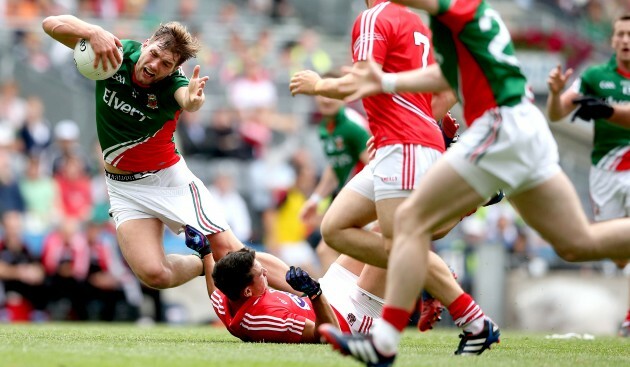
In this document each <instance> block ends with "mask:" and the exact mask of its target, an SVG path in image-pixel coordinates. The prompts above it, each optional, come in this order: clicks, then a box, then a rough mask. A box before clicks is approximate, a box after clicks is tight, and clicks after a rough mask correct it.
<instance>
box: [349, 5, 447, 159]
mask: <svg viewBox="0 0 630 367" xmlns="http://www.w3.org/2000/svg"><path fill="white" fill-rule="evenodd" d="M369 55H372V57H373V58H374V60H375V61H376V62H378V63H379V64H381V65H382V66H383V71H385V72H387V73H394V72H400V71H407V70H413V69H418V68H424V67H426V66H427V65H430V64H433V63H434V62H435V60H434V58H433V50H432V47H431V32H430V30H429V29H428V28H427V26H426V25H425V24H424V23H423V22H422V19H420V16H419V15H418V14H416V13H413V12H412V11H411V10H409V9H408V8H406V7H404V6H400V5H397V4H392V3H390V2H389V1H384V0H377V1H376V4H375V5H374V6H373V7H372V8H370V9H367V10H365V11H363V12H362V13H361V14H360V15H359V16H358V17H357V19H356V20H355V22H354V26H353V29H352V61H353V62H357V61H365V60H367V59H368V56H369ZM363 106H364V108H365V111H366V113H367V116H368V121H369V124H370V130H371V131H372V134H373V135H374V139H375V140H374V141H375V146H376V148H379V147H382V146H385V145H391V144H419V145H422V146H425V147H429V148H433V149H436V150H439V151H440V152H443V151H444V149H445V148H444V141H443V139H442V132H441V131H440V127H439V126H438V124H437V122H436V121H435V119H434V118H433V112H432V109H431V93H401V94H385V93H383V94H377V95H374V96H370V97H366V98H363Z"/></svg>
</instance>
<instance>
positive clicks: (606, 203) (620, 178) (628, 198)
mask: <svg viewBox="0 0 630 367" xmlns="http://www.w3.org/2000/svg"><path fill="white" fill-rule="evenodd" d="M589 181H590V185H589V186H590V192H591V204H592V206H593V216H594V218H595V220H597V221H602V220H609V219H615V218H624V217H628V216H630V170H629V171H608V170H603V169H600V168H597V167H593V166H591V173H590V178H589Z"/></svg>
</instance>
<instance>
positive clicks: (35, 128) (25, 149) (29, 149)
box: [18, 96, 52, 155]
mask: <svg viewBox="0 0 630 367" xmlns="http://www.w3.org/2000/svg"><path fill="white" fill-rule="evenodd" d="M26 103H27V112H26V118H25V120H24V124H22V127H21V128H20V129H19V131H18V139H19V143H20V144H21V147H20V148H19V149H20V150H21V151H22V153H24V154H26V155H38V154H42V153H43V152H44V151H45V150H46V149H47V148H48V147H49V146H50V143H51V141H52V132H51V130H50V123H49V122H48V120H47V119H46V117H45V114H44V111H45V110H44V103H43V102H42V100H41V98H39V97H37V96H31V97H29V98H28V99H27V101H26Z"/></svg>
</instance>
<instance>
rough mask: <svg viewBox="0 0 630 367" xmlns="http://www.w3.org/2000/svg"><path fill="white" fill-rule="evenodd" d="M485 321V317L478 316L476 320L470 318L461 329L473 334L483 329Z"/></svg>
mask: <svg viewBox="0 0 630 367" xmlns="http://www.w3.org/2000/svg"><path fill="white" fill-rule="evenodd" d="M485 321H486V318H485V317H480V318H478V319H476V320H472V321H471V322H469V323H468V324H466V325H464V327H462V329H463V330H464V331H467V332H469V333H472V334H473V335H476V334H479V333H480V332H481V331H482V330H483V326H484V323H485Z"/></svg>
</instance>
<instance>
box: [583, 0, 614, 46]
mask: <svg viewBox="0 0 630 367" xmlns="http://www.w3.org/2000/svg"><path fill="white" fill-rule="evenodd" d="M585 10H586V11H585V13H584V15H583V16H582V19H581V25H582V30H583V31H584V34H585V35H586V36H587V37H588V38H589V39H590V40H591V41H592V42H593V43H595V44H607V43H608V42H610V37H611V36H612V21H611V17H610V16H609V15H608V14H607V13H606V9H604V4H603V1H602V0H590V1H589V2H588V4H586V8H585Z"/></svg>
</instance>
